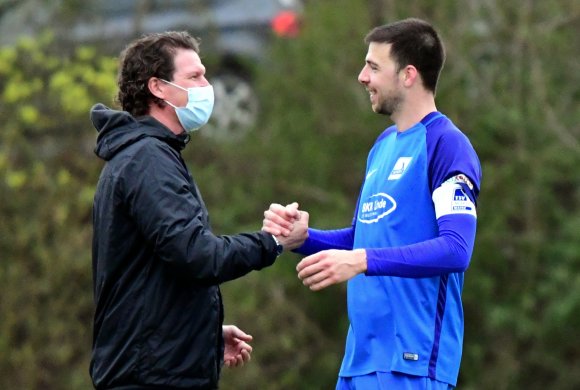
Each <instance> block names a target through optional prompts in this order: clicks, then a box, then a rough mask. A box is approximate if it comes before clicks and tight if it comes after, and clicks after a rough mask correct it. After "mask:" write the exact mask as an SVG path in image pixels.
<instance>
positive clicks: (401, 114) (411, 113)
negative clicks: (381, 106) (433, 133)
mask: <svg viewBox="0 0 580 390" xmlns="http://www.w3.org/2000/svg"><path fill="white" fill-rule="evenodd" d="M433 111H437V107H436V106H435V98H434V97H433V94H431V93H428V94H425V95H424V96H422V97H421V98H419V99H408V100H407V101H406V102H405V103H404V104H403V105H402V107H401V109H400V110H398V111H397V112H396V113H393V115H391V119H392V120H393V122H395V125H396V126H397V130H398V131H399V132H403V131H406V130H408V129H410V128H411V127H413V126H414V125H416V124H417V123H419V122H420V121H421V119H423V118H424V117H425V116H426V115H427V114H429V113H431V112H433Z"/></svg>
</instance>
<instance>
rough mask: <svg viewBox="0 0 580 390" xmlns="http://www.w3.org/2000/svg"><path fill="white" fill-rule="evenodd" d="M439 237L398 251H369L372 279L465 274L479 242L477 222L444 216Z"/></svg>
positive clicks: (385, 249)
mask: <svg viewBox="0 0 580 390" xmlns="http://www.w3.org/2000/svg"><path fill="white" fill-rule="evenodd" d="M438 223H439V236H438V237H436V238H433V239H431V240H427V241H423V242H419V243H416V244H412V245H406V246H401V247H394V248H377V249H367V250H366V255H367V271H366V274H367V275H368V276H379V275H385V276H400V277H408V278H426V277H432V276H438V275H443V274H448V273H454V272H464V271H465V270H466V269H467V268H468V266H469V261H470V258H471V254H472V252H473V245H474V242H475V230H476V219H475V218H473V217H472V216H469V215H453V216H443V217H441V218H440V219H439V220H438Z"/></svg>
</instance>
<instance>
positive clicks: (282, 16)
mask: <svg viewBox="0 0 580 390" xmlns="http://www.w3.org/2000/svg"><path fill="white" fill-rule="evenodd" d="M272 31H274V33H275V34H276V35H278V36H280V37H288V38H293V37H296V36H298V33H299V32H300V19H299V17H298V15H297V14H296V13H295V12H292V11H282V12H280V13H279V14H278V15H276V16H275V17H274V19H272Z"/></svg>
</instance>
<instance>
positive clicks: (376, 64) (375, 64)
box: [365, 59, 379, 67]
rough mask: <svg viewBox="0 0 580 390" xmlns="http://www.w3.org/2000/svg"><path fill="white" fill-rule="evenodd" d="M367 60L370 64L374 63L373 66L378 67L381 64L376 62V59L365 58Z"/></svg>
mask: <svg viewBox="0 0 580 390" xmlns="http://www.w3.org/2000/svg"><path fill="white" fill-rule="evenodd" d="M365 62H366V63H367V64H368V65H373V66H376V67H378V66H379V64H378V63H376V62H375V61H372V60H369V59H367V60H365Z"/></svg>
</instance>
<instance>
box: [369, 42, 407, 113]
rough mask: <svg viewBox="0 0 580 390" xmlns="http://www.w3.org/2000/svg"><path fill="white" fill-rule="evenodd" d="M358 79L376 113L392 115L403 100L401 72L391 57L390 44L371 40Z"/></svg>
mask: <svg viewBox="0 0 580 390" xmlns="http://www.w3.org/2000/svg"><path fill="white" fill-rule="evenodd" d="M358 81H359V82H360V83H361V84H363V85H364V86H365V88H366V90H367V91H368V93H369V97H370V101H371V107H372V109H373V111H374V112H376V113H377V114H384V115H389V116H392V115H393V114H395V113H396V112H397V111H398V110H399V109H400V107H401V105H402V103H403V101H404V94H403V86H402V80H401V72H400V70H399V69H398V66H397V64H396V63H395V61H394V60H393V59H392V58H391V45H390V44H387V43H377V42H371V43H370V44H369V50H368V53H367V55H366V58H365V66H364V67H363V68H362V70H361V72H360V74H359V75H358Z"/></svg>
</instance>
